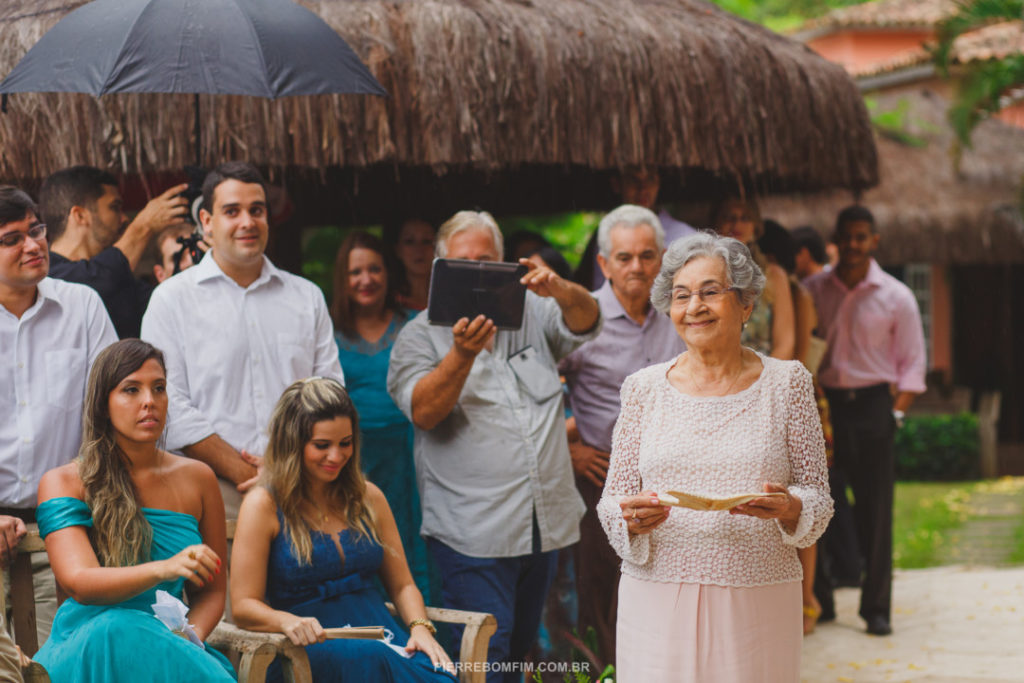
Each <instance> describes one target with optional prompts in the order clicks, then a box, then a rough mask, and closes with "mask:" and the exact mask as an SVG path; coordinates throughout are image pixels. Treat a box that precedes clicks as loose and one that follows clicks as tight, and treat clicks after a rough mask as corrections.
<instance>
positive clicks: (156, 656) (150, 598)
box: [35, 498, 235, 683]
mask: <svg viewBox="0 0 1024 683" xmlns="http://www.w3.org/2000/svg"><path fill="white" fill-rule="evenodd" d="M142 513H143V514H144V515H146V519H148V520H149V523H150V525H151V526H152V527H153V546H152V548H151V549H150V556H151V557H152V558H153V559H154V560H164V559H167V558H168V557H171V556H173V555H175V554H177V553H178V552H180V551H181V550H182V548H185V547H186V546H189V545H193V544H196V543H202V542H203V539H202V536H200V534H199V524H198V523H197V522H196V519H195V517H193V516H192V515H188V514H185V513H183V512H173V511H171V510H157V509H154V508H142ZM36 521H38V523H39V535H40V536H42V537H43V538H46V536H47V535H48V534H50V533H52V532H54V531H59V530H60V529H64V528H66V527H69V526H85V527H91V526H92V512H91V511H90V510H89V506H87V505H86V504H85V503H84V502H82V501H81V500H78V499H77V498H53V499H51V500H48V501H46V502H44V503H42V504H40V505H39V508H38V509H37V510H36ZM184 583H185V579H177V580H175V581H169V582H166V583H162V584H160V585H158V586H154V587H153V588H151V589H149V590H148V591H146V592H145V593H142V594H140V595H137V596H135V597H134V598H131V599H130V600H125V601H124V602H121V603H118V604H116V605H83V604H81V603H79V602H76V601H75V600H73V599H68V600H65V601H64V604H62V605H61V606H60V609H59V610H57V616H56V617H55V618H54V620H53V629H52V630H51V631H50V637H49V639H48V640H47V641H46V644H45V645H43V647H42V649H41V650H39V652H38V653H37V654H36V656H35V659H36V661H38V662H39V663H40V664H42V665H43V667H45V668H46V670H47V672H49V674H50V679H51V680H52V681H54V683H70V682H72V681H74V682H79V681H80V682H82V683H118V682H121V681H123V682H124V683H129V682H133V683H134V682H136V681H140V682H141V681H146V682H149V681H151V682H153V683H164V682H166V683H181V682H183V681H196V682H197V683H198V682H199V681H204V682H205V681H224V682H225V683H227V682H228V681H234V680H235V672H234V669H232V668H231V664H230V663H229V662H228V660H227V658H225V657H224V655H222V654H221V653H220V652H217V651H216V650H214V649H213V648H211V647H209V646H208V647H207V648H206V650H205V651H204V650H203V649H201V648H200V647H199V646H197V645H194V644H192V643H190V642H189V641H187V640H185V639H184V638H182V637H181V636H177V635H175V634H174V633H172V632H171V631H170V630H169V629H168V628H167V627H166V626H164V625H163V623H162V622H160V621H159V620H158V619H157V618H156V617H155V616H154V615H153V610H152V609H150V605H152V604H153V603H155V602H156V591H157V590H158V589H159V590H165V591H167V592H168V593H170V594H171V595H173V596H175V597H177V598H179V599H180V598H181V596H182V590H183V587H184Z"/></svg>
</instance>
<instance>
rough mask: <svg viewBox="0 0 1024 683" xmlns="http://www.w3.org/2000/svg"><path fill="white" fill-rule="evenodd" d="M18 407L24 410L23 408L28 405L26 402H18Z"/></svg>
mask: <svg viewBox="0 0 1024 683" xmlns="http://www.w3.org/2000/svg"><path fill="white" fill-rule="evenodd" d="M18 405H19V406H21V407H22V408H24V407H25V406H27V405H28V401H18Z"/></svg>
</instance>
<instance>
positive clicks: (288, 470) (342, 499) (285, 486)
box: [260, 377, 380, 565]
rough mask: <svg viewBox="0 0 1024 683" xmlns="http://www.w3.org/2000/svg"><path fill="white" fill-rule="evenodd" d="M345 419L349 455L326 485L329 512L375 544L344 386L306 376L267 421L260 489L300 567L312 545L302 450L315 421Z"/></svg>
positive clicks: (354, 414)
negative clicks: (278, 511) (348, 424)
mask: <svg viewBox="0 0 1024 683" xmlns="http://www.w3.org/2000/svg"><path fill="white" fill-rule="evenodd" d="M338 417H347V418H348V419H349V420H351V421H352V457H351V458H350V459H349V461H348V462H347V463H346V464H345V466H344V467H343V468H342V469H341V472H340V473H339V474H338V477H337V479H335V480H334V481H333V482H331V483H330V484H328V496H329V500H330V503H329V504H330V505H331V507H332V508H336V509H338V510H341V511H343V512H344V515H345V520H346V523H347V524H348V526H349V528H350V529H352V530H353V531H354V532H355V533H356V534H357V535H359V536H363V537H369V538H372V539H373V540H374V541H377V542H378V543H379V542H380V539H379V537H378V534H377V521H376V519H375V518H374V515H373V509H372V508H371V507H370V505H369V504H368V503H367V501H366V478H365V477H364V476H363V470H362V467H361V466H360V463H359V441H360V439H359V414H358V413H357V412H356V409H355V406H354V405H353V404H352V399H350V398H349V395H348V393H347V392H346V391H345V388H344V387H342V386H341V384H340V383H338V382H337V381H335V380H333V379H326V378H323V377H310V378H308V379H303V380H299V381H298V382H295V383H294V384H292V385H291V386H290V387H288V388H287V389H285V390H284V393H283V394H281V398H280V399H279V400H278V401H277V405H276V406H274V412H273V415H271V417H270V428H269V431H270V442H269V443H268V445H267V450H266V452H265V453H264V455H263V474H262V475H261V481H260V483H261V485H262V486H263V487H264V488H266V489H267V491H268V492H269V493H270V495H271V497H272V498H273V499H274V502H276V503H277V506H278V507H279V508H280V509H281V516H282V517H283V518H284V529H282V531H285V532H286V533H287V534H288V538H289V539H290V541H291V547H292V555H293V556H294V557H295V559H297V560H299V562H300V563H302V564H307V565H308V564H310V563H311V562H312V561H313V542H312V540H311V536H310V524H309V521H308V520H307V519H306V518H305V517H304V516H303V514H302V510H303V507H304V506H310V507H311V506H312V504H313V501H312V499H311V495H310V486H309V481H308V478H307V477H306V475H305V470H304V468H303V452H304V450H305V448H306V444H307V443H309V440H310V439H311V438H312V436H313V426H314V425H315V424H316V423H317V422H323V421H325V420H333V419H335V418H338Z"/></svg>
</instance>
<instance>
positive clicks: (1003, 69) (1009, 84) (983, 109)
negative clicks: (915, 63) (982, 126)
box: [932, 0, 1024, 147]
mask: <svg viewBox="0 0 1024 683" xmlns="http://www.w3.org/2000/svg"><path fill="white" fill-rule="evenodd" d="M1012 20H1018V21H1019V20H1024V0H964V2H961V3H960V7H959V11H958V12H957V13H956V14H955V15H953V16H952V17H950V18H949V19H947V20H946V21H944V22H942V23H941V24H940V25H939V27H938V43H937V45H936V47H935V48H934V49H933V51H932V56H933V58H934V60H935V64H936V66H937V67H938V68H939V70H940V72H941V73H942V74H944V75H945V76H947V77H949V76H950V66H951V62H952V59H953V44H954V42H955V41H956V39H957V38H958V37H959V36H961V35H963V34H965V33H968V32H969V31H973V30H975V29H978V28H981V27H983V26H986V25H988V24H992V23H996V22H1000V21H1012ZM962 68H963V73H962V74H958V76H959V79H960V83H959V86H958V88H957V97H956V101H955V102H954V103H953V105H952V106H951V107H950V110H949V120H950V123H951V124H952V126H953V129H954V130H955V131H956V134H957V137H958V138H959V140H960V142H961V144H963V145H965V146H968V147H969V146H970V144H971V132H972V131H973V130H974V128H975V126H977V125H978V124H979V123H981V121H983V120H984V119H986V118H987V117H988V116H990V115H991V114H993V113H995V112H997V111H999V110H1000V109H1002V108H1003V107H1005V106H1006V105H1007V103H1008V101H1007V95H1008V94H1009V93H1011V92H1012V91H1014V90H1016V89H1018V88H1021V87H1024V55H1022V54H1020V53H1017V54H1011V55H1008V56H1006V57H1004V58H1002V59H991V60H987V61H978V62H973V63H970V64H966V65H964V66H963V67H962Z"/></svg>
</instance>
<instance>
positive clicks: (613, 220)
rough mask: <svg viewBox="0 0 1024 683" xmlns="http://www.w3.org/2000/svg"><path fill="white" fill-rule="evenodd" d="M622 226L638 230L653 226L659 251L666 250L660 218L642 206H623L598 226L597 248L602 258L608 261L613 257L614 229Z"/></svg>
mask: <svg viewBox="0 0 1024 683" xmlns="http://www.w3.org/2000/svg"><path fill="white" fill-rule="evenodd" d="M620 225H621V226H623V227H626V228H638V227H640V226H641V225H649V226H651V229H652V230H654V240H655V241H656V242H657V243H658V250H659V251H661V250H662V249H664V248H665V228H663V227H662V226H661V220H660V219H659V218H658V216H657V215H656V214H655V213H654V212H653V211H651V210H650V209H645V208H644V207H642V206H637V205H636V204H623V205H622V206H620V207H618V208H617V209H613V210H612V211H610V212H608V214H606V215H605V217H604V218H602V219H601V222H600V224H598V226H597V247H598V249H599V250H600V252H601V256H604V257H605V258H606V259H609V258H611V257H612V229H613V228H617V227H618V226H620Z"/></svg>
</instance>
